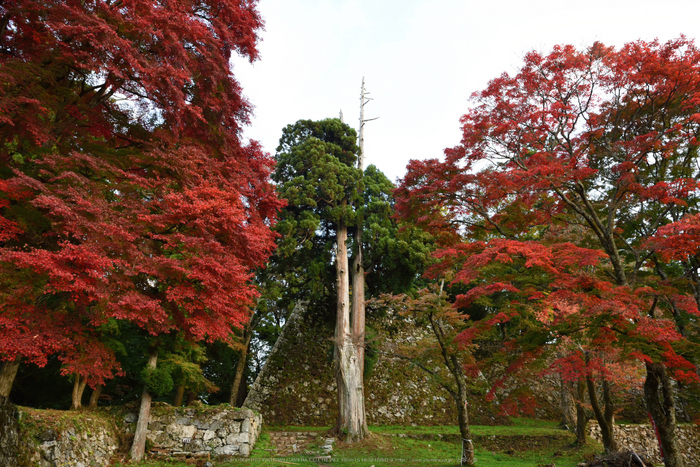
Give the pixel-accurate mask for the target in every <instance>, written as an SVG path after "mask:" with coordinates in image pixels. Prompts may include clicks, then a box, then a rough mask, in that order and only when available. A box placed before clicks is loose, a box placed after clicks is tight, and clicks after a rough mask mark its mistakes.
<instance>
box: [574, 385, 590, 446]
mask: <svg viewBox="0 0 700 467" xmlns="http://www.w3.org/2000/svg"><path fill="white" fill-rule="evenodd" d="M584 397H586V383H585V382H584V381H583V380H581V381H579V382H578V383H577V384H576V444H577V445H579V446H585V445H586V444H587V440H586V425H588V414H587V413H586V408H585V407H584V406H583V399H584Z"/></svg>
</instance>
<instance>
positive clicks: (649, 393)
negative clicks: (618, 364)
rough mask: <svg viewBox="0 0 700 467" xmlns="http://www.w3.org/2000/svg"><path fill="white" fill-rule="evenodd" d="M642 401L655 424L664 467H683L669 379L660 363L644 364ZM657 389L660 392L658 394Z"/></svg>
mask: <svg viewBox="0 0 700 467" xmlns="http://www.w3.org/2000/svg"><path fill="white" fill-rule="evenodd" d="M646 370H647V377H646V380H645V381H644V401H645V402H646V404H647V409H648V410H649V413H650V414H651V416H652V417H653V419H654V422H655V423H656V428H657V430H658V432H659V440H660V443H661V447H662V449H663V457H664V465H665V466H666V467H685V464H684V462H683V457H682V456H681V452H680V449H679V448H678V438H677V436H676V409H675V402H674V400H673V388H672V386H671V378H670V377H669V376H668V373H667V372H666V367H665V366H664V365H663V364H661V363H647V364H646ZM659 388H660V389H661V392H659Z"/></svg>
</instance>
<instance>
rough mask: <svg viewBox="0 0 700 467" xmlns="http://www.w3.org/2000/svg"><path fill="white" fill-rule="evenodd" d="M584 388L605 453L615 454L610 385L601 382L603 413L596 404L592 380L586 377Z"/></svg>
mask: <svg viewBox="0 0 700 467" xmlns="http://www.w3.org/2000/svg"><path fill="white" fill-rule="evenodd" d="M586 386H587V387H588V399H589V400H590V401H591V407H592V408H593V414H594V415H595V418H596V420H597V421H598V425H599V426H600V433H601V435H602V436H603V447H604V448H605V452H606V453H612V452H617V441H615V410H614V407H613V402H612V397H611V394H610V383H608V382H607V381H603V398H604V400H605V412H603V410H602V409H601V408H600V404H599V403H598V394H597V393H596V389H595V383H594V382H593V378H592V377H591V376H590V375H589V376H586Z"/></svg>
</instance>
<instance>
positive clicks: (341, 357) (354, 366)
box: [334, 221, 367, 442]
mask: <svg viewBox="0 0 700 467" xmlns="http://www.w3.org/2000/svg"><path fill="white" fill-rule="evenodd" d="M347 238H348V232H347V226H346V225H345V223H344V222H343V221H341V222H339V223H338V233H337V239H336V241H337V251H336V280H337V288H336V291H337V294H338V300H337V309H336V313H337V316H336V324H335V341H336V345H335V350H334V355H335V359H336V360H335V361H336V366H337V368H336V380H337V384H338V411H339V413H338V422H337V424H336V427H335V430H336V431H337V432H338V433H339V434H341V433H342V434H345V435H346V442H353V441H358V440H361V439H363V438H364V437H365V435H366V434H367V431H366V428H367V422H366V421H365V420H366V417H365V399H364V388H363V387H362V367H360V365H359V356H358V354H357V346H356V345H354V342H353V335H352V330H351V327H350V291H349V285H350V284H349V271H348V269H349V267H348V249H347Z"/></svg>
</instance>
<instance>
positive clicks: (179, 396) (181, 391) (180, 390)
mask: <svg viewBox="0 0 700 467" xmlns="http://www.w3.org/2000/svg"><path fill="white" fill-rule="evenodd" d="M184 398H185V385H184V384H183V383H181V384H178V385H177V388H175V400H173V407H182V400H183V399H184Z"/></svg>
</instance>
